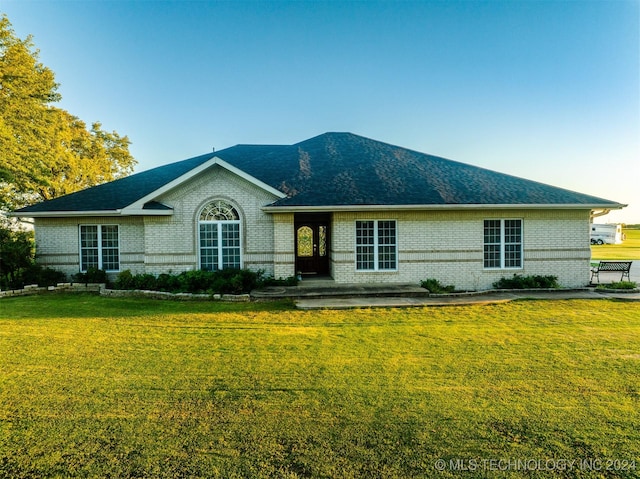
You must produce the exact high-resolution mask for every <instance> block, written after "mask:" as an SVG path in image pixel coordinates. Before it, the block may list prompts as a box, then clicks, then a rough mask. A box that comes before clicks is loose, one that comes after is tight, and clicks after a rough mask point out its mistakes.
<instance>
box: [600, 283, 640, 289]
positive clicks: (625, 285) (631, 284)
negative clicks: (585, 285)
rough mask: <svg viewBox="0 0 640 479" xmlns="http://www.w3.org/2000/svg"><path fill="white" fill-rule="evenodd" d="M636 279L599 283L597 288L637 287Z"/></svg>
mask: <svg viewBox="0 0 640 479" xmlns="http://www.w3.org/2000/svg"><path fill="white" fill-rule="evenodd" d="M636 287H637V283H636V282H635V281H618V282H617V283H608V284H599V285H598V287H597V288H596V289H636Z"/></svg>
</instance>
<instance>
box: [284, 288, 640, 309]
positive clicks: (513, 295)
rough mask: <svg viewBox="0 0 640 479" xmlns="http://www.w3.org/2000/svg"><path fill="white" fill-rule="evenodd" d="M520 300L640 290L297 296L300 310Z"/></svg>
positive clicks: (629, 296)
mask: <svg viewBox="0 0 640 479" xmlns="http://www.w3.org/2000/svg"><path fill="white" fill-rule="evenodd" d="M518 299H543V300H558V299H593V300H596V299H599V300H602V299H617V300H622V301H640V293H638V292H635V293H613V292H612V293H601V292H596V291H595V290H594V289H584V290H566V291H565V290H559V291H532V290H528V291H513V292H505V291H496V292H487V293H477V294H468V295H431V296H427V297H424V296H423V297H406V296H405V297H397V296H384V297H376V296H372V297H365V296H356V297H351V298H332V297H324V298H317V299H309V298H301V299H296V300H295V304H296V307H297V308H298V309H305V310H309V309H353V308H406V307H424V306H455V305H458V306H459V305H469V304H491V303H506V302H509V301H515V300H518Z"/></svg>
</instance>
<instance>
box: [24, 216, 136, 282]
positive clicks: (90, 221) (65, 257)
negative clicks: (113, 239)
mask: <svg viewBox="0 0 640 479" xmlns="http://www.w3.org/2000/svg"><path fill="white" fill-rule="evenodd" d="M94 224H116V225H119V230H120V270H121V271H122V270H125V269H130V270H131V271H133V272H136V273H141V272H143V268H144V225H143V220H142V218H139V217H87V218H36V219H35V236H36V261H37V262H38V263H39V264H41V265H43V266H47V267H49V268H53V269H57V270H58V271H63V272H64V273H65V274H66V275H67V276H68V277H71V276H72V275H74V274H76V273H78V272H79V271H80V255H79V250H80V247H79V243H80V236H79V227H80V225H94Z"/></svg>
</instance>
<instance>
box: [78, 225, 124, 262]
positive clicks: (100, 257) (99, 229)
mask: <svg viewBox="0 0 640 479" xmlns="http://www.w3.org/2000/svg"><path fill="white" fill-rule="evenodd" d="M105 226H115V227H116V231H117V234H118V245H117V251H118V268H117V269H105V271H106V272H108V273H117V272H119V271H120V266H121V254H120V251H121V248H120V225H118V224H111V223H110V224H81V225H79V226H78V250H79V257H78V263H79V267H80V272H82V273H86V272H87V270H88V269H89V268H88V267H86V266H85V265H84V264H83V261H82V251H83V250H87V249H94V248H87V247H83V246H82V228H86V227H95V228H96V231H97V235H98V238H97V239H98V246H97V250H98V269H104V262H103V254H104V251H103V250H104V247H103V246H102V228H103V227H105Z"/></svg>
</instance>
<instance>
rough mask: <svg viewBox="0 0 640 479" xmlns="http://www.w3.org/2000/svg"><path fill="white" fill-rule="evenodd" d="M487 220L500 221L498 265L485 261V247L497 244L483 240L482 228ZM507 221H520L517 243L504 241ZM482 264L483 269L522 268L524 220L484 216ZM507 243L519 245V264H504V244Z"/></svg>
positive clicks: (505, 253)
mask: <svg viewBox="0 0 640 479" xmlns="http://www.w3.org/2000/svg"><path fill="white" fill-rule="evenodd" d="M487 221H499V222H500V243H499V246H500V266H487V265H486V263H485V258H484V255H485V247H486V246H487V245H497V244H498V243H485V241H484V228H485V222H487ZM507 221H519V222H520V242H519V243H507V242H506V222H507ZM482 235H483V240H482V266H483V269H485V270H503V269H504V270H521V269H523V268H524V220H523V219H522V218H485V219H484V220H483V221H482ZM507 245H519V246H520V251H519V253H520V264H519V265H518V266H506V265H505V263H506V255H507V252H506V246H507Z"/></svg>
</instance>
